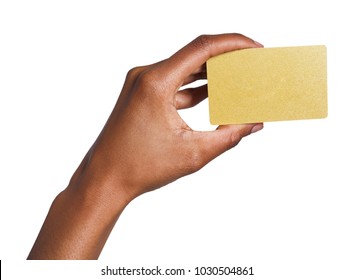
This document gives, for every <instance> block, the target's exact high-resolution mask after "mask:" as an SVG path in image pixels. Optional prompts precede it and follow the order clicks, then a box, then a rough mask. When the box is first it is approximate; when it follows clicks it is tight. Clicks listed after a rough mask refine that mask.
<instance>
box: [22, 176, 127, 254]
mask: <svg viewBox="0 0 354 280" xmlns="http://www.w3.org/2000/svg"><path fill="white" fill-rule="evenodd" d="M99 187H101V186H96V188H91V186H85V187H84V186H82V185H80V186H77V185H75V184H72V183H71V184H70V185H69V186H68V188H67V189H65V190H64V191H63V192H61V193H60V194H59V195H58V196H57V197H56V198H55V200H54V201H53V204H52V206H51V208H50V210H49V213H48V215H47V217H46V220H45V222H44V224H43V226H42V229H41V231H40V233H39V235H38V237H37V240H36V242H35V244H34V245H33V248H32V250H31V252H30V254H29V256H28V259H97V258H98V257H99V255H100V253H101V251H102V249H103V246H104V244H105V242H106V240H107V238H108V236H109V234H110V232H111V231H112V229H113V227H114V224H115V223H116V221H117V219H118V218H119V215H120V214H121V213H122V211H123V209H124V208H125V206H126V205H127V204H128V201H127V200H125V199H123V198H122V199H119V198H114V197H113V196H112V195H111V194H109V193H108V192H107V193H100V191H98V190H99V189H100V188H99Z"/></svg>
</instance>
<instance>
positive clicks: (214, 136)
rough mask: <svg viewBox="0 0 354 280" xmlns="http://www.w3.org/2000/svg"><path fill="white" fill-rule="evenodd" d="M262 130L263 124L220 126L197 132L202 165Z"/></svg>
mask: <svg viewBox="0 0 354 280" xmlns="http://www.w3.org/2000/svg"><path fill="white" fill-rule="evenodd" d="M262 128H263V123H256V124H240V125H221V126H219V127H218V128H217V129H216V130H214V131H207V132H198V133H197V139H196V141H197V142H198V143H197V144H198V146H199V149H200V153H201V155H200V157H201V162H202V163H203V165H205V164H207V163H208V162H210V161H211V160H213V159H214V158H216V157H217V156H219V155H221V154H222V153H224V152H226V151H227V150H229V149H231V148H233V147H235V146H236V145H237V144H238V143H239V142H240V141H241V139H242V138H243V137H245V136H247V135H250V134H251V133H254V132H257V131H259V130H261V129H262Z"/></svg>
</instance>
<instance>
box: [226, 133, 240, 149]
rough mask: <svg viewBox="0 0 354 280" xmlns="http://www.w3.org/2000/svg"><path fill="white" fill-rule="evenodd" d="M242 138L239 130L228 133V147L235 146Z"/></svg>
mask: <svg viewBox="0 0 354 280" xmlns="http://www.w3.org/2000/svg"><path fill="white" fill-rule="evenodd" d="M241 139H242V135H241V133H240V131H234V132H232V133H231V134H230V138H229V142H230V144H229V146H230V148H232V147H235V146H236V145H237V144H238V143H239V142H240V141H241Z"/></svg>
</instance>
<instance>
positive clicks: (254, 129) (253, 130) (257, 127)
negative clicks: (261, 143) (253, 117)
mask: <svg viewBox="0 0 354 280" xmlns="http://www.w3.org/2000/svg"><path fill="white" fill-rule="evenodd" d="M262 128H263V124H262V123H259V124H256V125H255V126H254V127H252V129H251V133H255V132H257V131H260V130H261V129H262Z"/></svg>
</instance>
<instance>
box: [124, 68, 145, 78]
mask: <svg viewBox="0 0 354 280" xmlns="http://www.w3.org/2000/svg"><path fill="white" fill-rule="evenodd" d="M143 69H144V67H143V66H137V67H134V68H131V69H130V70H129V71H128V73H127V77H126V79H127V80H135V79H136V78H137V77H138V76H139V74H140V73H141V72H142V71H143Z"/></svg>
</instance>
